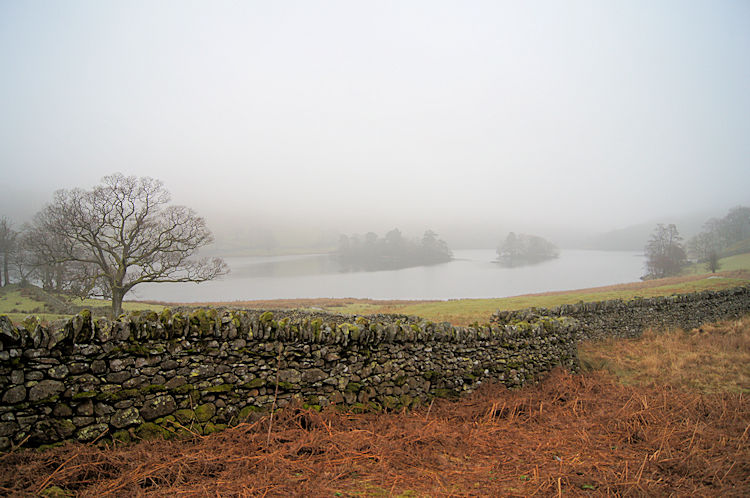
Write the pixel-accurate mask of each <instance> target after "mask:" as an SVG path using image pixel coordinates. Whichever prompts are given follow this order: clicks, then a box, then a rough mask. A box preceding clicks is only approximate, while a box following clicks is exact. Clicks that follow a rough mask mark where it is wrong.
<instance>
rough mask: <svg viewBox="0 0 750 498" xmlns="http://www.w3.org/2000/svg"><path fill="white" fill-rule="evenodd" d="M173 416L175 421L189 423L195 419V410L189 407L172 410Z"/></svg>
mask: <svg viewBox="0 0 750 498" xmlns="http://www.w3.org/2000/svg"><path fill="white" fill-rule="evenodd" d="M174 418H175V420H176V421H177V422H179V423H181V424H183V425H184V424H189V423H190V422H192V421H194V420H195V412H194V411H193V410H190V409H189V408H184V409H181V410H177V411H176V412H174Z"/></svg>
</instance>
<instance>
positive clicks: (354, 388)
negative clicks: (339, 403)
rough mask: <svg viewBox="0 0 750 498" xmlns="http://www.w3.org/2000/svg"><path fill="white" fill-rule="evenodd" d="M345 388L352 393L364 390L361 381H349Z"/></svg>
mask: <svg viewBox="0 0 750 498" xmlns="http://www.w3.org/2000/svg"><path fill="white" fill-rule="evenodd" d="M344 390H345V391H346V392H350V393H358V392H359V391H361V390H362V384H360V383H359V382H349V383H348V384H347V385H346V387H345V388H344Z"/></svg>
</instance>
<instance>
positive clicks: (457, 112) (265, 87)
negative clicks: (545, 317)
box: [0, 0, 750, 249]
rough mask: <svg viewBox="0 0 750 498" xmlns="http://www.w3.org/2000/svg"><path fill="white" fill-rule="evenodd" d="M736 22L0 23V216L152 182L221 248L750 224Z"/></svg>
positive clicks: (202, 16) (360, 15)
mask: <svg viewBox="0 0 750 498" xmlns="http://www.w3.org/2000/svg"><path fill="white" fill-rule="evenodd" d="M748 53H750V4H748V3H747V2H744V1H715V2H705V1H694V2H691V1H682V0H680V1H660V2H650V1H630V2H599V1H594V0H592V1H568V2H528V3H522V2H498V1H476V2H443V1H434V0H430V1H408V2H352V1H318V2H307V1H305V2H302V1H301V2H249V1H248V2H227V1H213V2H185V1H162V2H151V1H143V2H139V1H131V2H120V3H115V2H99V1H95V0H92V1H66V2H55V1H48V2H43V1H40V2H26V1H20V0H19V1H12V0H6V1H4V2H2V3H0V68H1V70H2V74H3V76H2V78H0V168H1V170H0V171H1V172H2V184H3V186H2V191H3V195H2V198H0V215H5V216H8V217H10V218H12V219H14V220H17V221H23V220H24V219H28V217H30V216H31V215H32V214H33V213H34V212H35V211H37V210H39V209H40V208H41V207H42V206H43V203H44V202H45V201H46V200H48V199H50V198H51V195H52V193H53V191H54V190H56V189H59V188H73V187H77V186H81V187H86V188H88V187H91V186H93V185H94V184H96V183H97V182H98V180H99V179H100V178H101V177H102V176H103V175H105V174H109V173H112V172H116V171H120V172H122V173H124V174H128V175H131V174H132V175H139V176H152V177H155V178H159V179H161V180H162V181H163V182H164V183H165V185H166V186H167V188H168V189H169V190H170V191H171V192H172V194H173V199H174V201H175V202H177V203H180V204H185V205H188V206H190V207H192V208H194V209H195V210H196V211H198V213H199V214H202V215H204V216H205V217H206V218H207V221H208V224H209V227H211V228H212V229H213V230H214V232H215V234H216V236H217V242H218V243H219V245H220V246H221V247H222V248H233V249H236V248H237V247H242V246H243V244H244V245H247V244H254V245H262V244H260V243H259V242H258V240H257V239H258V238H259V236H260V235H261V234H263V233H268V232H269V231H270V232H271V233H272V234H273V237H274V238H275V239H276V240H277V242H280V243H281V245H282V246H283V245H287V246H295V245H297V246H308V247H312V246H320V247H325V246H326V245H327V244H330V243H331V241H335V240H336V237H337V236H338V234H340V233H347V234H349V233H354V232H358V233H364V232H367V231H375V232H377V233H380V234H382V233H384V232H385V231H386V230H389V229H391V228H393V227H399V228H401V229H402V230H403V231H404V232H405V233H406V234H408V235H413V236H419V235H421V233H422V232H423V231H424V230H425V229H427V228H432V229H433V230H436V231H437V232H438V233H440V234H441V236H442V237H444V238H445V239H446V240H447V241H448V243H449V244H451V246H457V247H461V246H462V247H493V246H494V245H495V244H496V243H497V242H498V241H499V240H500V239H501V238H502V236H504V234H505V233H507V232H508V231H512V230H513V231H519V232H524V231H525V232H539V233H541V234H542V235H545V236H547V237H550V238H552V239H553V240H555V241H556V242H558V243H560V244H562V245H566V244H568V245H576V244H579V243H580V242H581V241H583V240H585V239H586V238H587V237H590V236H594V235H596V234H598V233H602V232H607V231H611V230H615V229H619V228H624V227H627V226H630V225H637V224H644V223H655V222H658V221H662V222H672V220H674V219H677V218H680V217H681V218H683V219H701V220H705V219H706V218H707V217H709V216H721V215H722V214H723V213H724V212H725V211H726V210H727V209H728V208H730V207H732V206H735V205H738V204H745V205H747V204H750V189H748V185H750V161H749V159H750V140H748V137H750V92H748V88H750V57H748Z"/></svg>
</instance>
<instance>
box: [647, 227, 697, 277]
mask: <svg viewBox="0 0 750 498" xmlns="http://www.w3.org/2000/svg"><path fill="white" fill-rule="evenodd" d="M645 251H646V275H645V276H644V278H664V277H669V276H672V275H677V274H678V273H679V272H680V270H681V269H682V267H683V266H685V263H686V262H687V258H686V255H685V249H684V247H683V246H682V237H681V236H680V233H679V232H678V231H677V227H676V226H675V225H672V224H670V225H662V224H661V223H660V224H658V225H657V226H656V229H654V232H653V234H651V238H650V239H649V241H648V243H647V244H646V248H645Z"/></svg>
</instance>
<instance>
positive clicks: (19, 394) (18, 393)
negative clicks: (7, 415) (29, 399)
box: [3, 386, 26, 405]
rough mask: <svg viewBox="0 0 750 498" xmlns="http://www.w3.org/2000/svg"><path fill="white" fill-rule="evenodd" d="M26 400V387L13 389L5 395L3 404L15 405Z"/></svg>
mask: <svg viewBox="0 0 750 498" xmlns="http://www.w3.org/2000/svg"><path fill="white" fill-rule="evenodd" d="M25 399H26V388H25V387H24V386H15V387H11V388H10V389H8V390H7V391H5V394H3V403H6V404H9V405H15V404H16V403H20V402H21V401H23V400H25Z"/></svg>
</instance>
